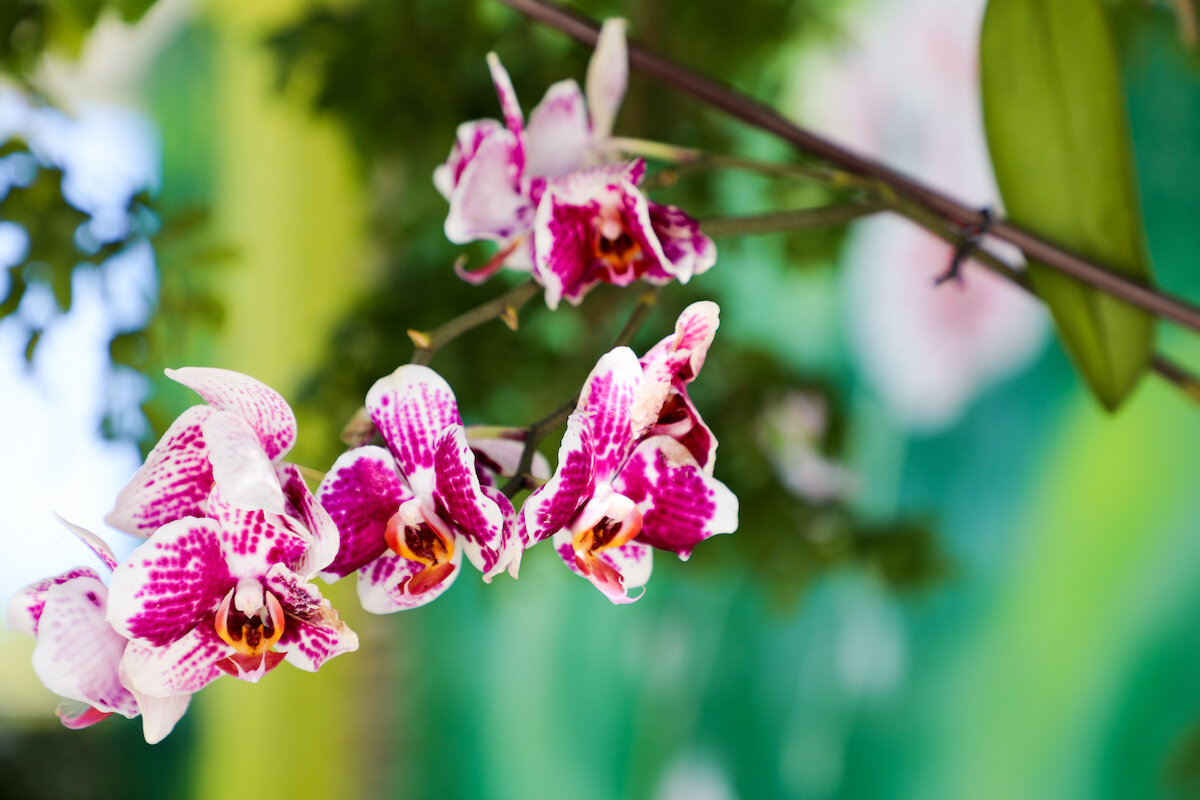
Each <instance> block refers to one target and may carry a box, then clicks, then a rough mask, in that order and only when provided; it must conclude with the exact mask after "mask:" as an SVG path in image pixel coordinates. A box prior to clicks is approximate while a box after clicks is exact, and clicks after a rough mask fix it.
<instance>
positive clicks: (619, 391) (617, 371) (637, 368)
mask: <svg viewBox="0 0 1200 800" xmlns="http://www.w3.org/2000/svg"><path fill="white" fill-rule="evenodd" d="M641 384H642V365H641V364H640V363H638V359H637V356H635V355H634V354H633V351H632V350H630V349H629V348H628V347H616V348H613V349H612V350H610V351H609V352H607V353H605V354H604V355H603V356H601V357H600V360H599V361H597V362H596V366H595V367H594V368H593V369H592V372H591V374H590V375H588V377H587V381H585V382H584V384H583V390H582V391H581V392H580V393H579V404H578V405H577V406H576V411H582V412H584V413H585V414H586V415H587V417H586V420H587V426H588V432H589V433H590V434H591V443H592V449H593V452H594V454H595V459H596V479H597V480H598V481H608V480H610V479H611V478H612V476H613V475H616V473H617V470H618V469H620V466H621V462H622V461H624V460H625V458H626V456H628V454H629V449H630V446H631V445H632V443H633V436H634V433H635V431H634V429H633V420H632V418H631V413H632V411H633V404H634V400H635V399H636V398H637V395H638V391H639V389H640V388H641Z"/></svg>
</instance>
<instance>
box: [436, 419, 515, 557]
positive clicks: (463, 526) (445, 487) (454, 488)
mask: <svg viewBox="0 0 1200 800" xmlns="http://www.w3.org/2000/svg"><path fill="white" fill-rule="evenodd" d="M434 474H435V483H434V490H433V501H434V505H435V508H436V509H437V513H438V516H440V517H441V518H442V519H443V520H444V521H445V522H446V523H447V524H449V526H450V527H451V529H452V530H453V531H454V533H455V535H456V536H457V537H458V539H459V541H460V542H461V543H462V546H463V549H465V550H466V555H467V558H468V559H469V560H470V561H471V563H472V564H474V565H475V568H476V569H478V570H479V571H480V572H484V573H486V572H488V571H489V570H490V569H491V568H492V567H493V566H495V560H496V558H497V554H498V551H499V549H500V544H501V541H500V540H501V536H502V534H503V532H504V514H503V512H502V511H501V510H500V507H499V506H497V505H496V503H495V501H493V500H492V499H491V498H489V497H488V496H487V495H486V494H484V493H483V490H482V489H481V488H480V486H479V478H478V477H477V476H476V475H475V454H474V453H472V452H471V448H470V447H468V446H467V434H466V431H465V430H464V429H463V427H462V426H461V425H453V426H451V427H449V428H447V429H446V430H445V431H443V432H442V434H441V436H440V437H439V439H438V443H437V452H436V453H435V455H434Z"/></svg>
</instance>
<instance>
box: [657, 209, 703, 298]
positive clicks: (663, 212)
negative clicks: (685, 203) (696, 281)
mask: <svg viewBox="0 0 1200 800" xmlns="http://www.w3.org/2000/svg"><path fill="white" fill-rule="evenodd" d="M648 214H649V216H648V219H649V222H650V227H651V228H652V229H653V230H654V236H655V238H656V239H657V240H658V243H659V246H660V247H661V248H662V254H663V256H664V258H665V260H666V263H667V264H669V265H670V266H669V267H665V268H664V271H665V272H667V273H668V274H670V275H674V276H675V278H676V279H678V280H679V282H680V283H687V282H688V281H689V280H691V279H692V277H693V276H696V275H699V274H701V273H703V272H707V271H708V270H709V268H710V267H712V265H713V264H715V263H717V246H716V245H715V244H713V240H712V239H710V238H708V237H707V236H705V235H704V233H703V232H701V230H700V223H699V222H697V221H696V220H694V219H693V218H692V217H690V216H688V215H687V214H686V213H684V212H683V211H682V210H681V209H679V208H678V207H676V206H664V205H660V204H658V203H650V204H649V206H648Z"/></svg>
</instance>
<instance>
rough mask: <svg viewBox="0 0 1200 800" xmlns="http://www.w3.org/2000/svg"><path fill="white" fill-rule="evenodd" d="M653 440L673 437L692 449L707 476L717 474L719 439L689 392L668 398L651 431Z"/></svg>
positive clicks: (674, 394)
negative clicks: (661, 437) (715, 466)
mask: <svg viewBox="0 0 1200 800" xmlns="http://www.w3.org/2000/svg"><path fill="white" fill-rule="evenodd" d="M648 433H649V435H651V436H670V437H671V438H672V439H674V440H675V441H677V442H679V443H680V444H681V445H683V446H684V447H686V448H687V449H688V452H689V453H691V454H692V458H694V459H696V463H698V464H699V465H700V466H701V467H702V468H703V469H704V473H705V474H706V475H712V474H713V465H714V464H716V461H717V437H716V436H714V435H713V432H712V429H711V428H709V427H708V425H707V423H705V422H704V420H703V419H702V418H701V417H700V412H699V411H697V410H696V406H695V404H693V403H692V398H690V397H688V394H687V391H679V392H677V391H671V392H670V393H669V394H668V395H667V401H666V404H665V405H664V406H663V408H662V411H661V413H660V415H659V418H658V421H657V422H656V423H655V424H654V425H653V426H652V427H651V428H650V430H649V431H648Z"/></svg>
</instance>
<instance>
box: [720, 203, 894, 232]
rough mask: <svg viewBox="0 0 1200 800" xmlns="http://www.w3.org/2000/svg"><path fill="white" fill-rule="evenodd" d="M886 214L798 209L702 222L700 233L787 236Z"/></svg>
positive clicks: (862, 207) (859, 207) (873, 206)
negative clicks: (779, 234) (798, 231)
mask: <svg viewBox="0 0 1200 800" xmlns="http://www.w3.org/2000/svg"><path fill="white" fill-rule="evenodd" d="M885 210H887V206H885V205H884V204H882V203H871V202H866V203H845V204H841V205H829V206H816V207H813V208H797V209H794V210H790V211H775V212H771V213H767V214H755V215H752V216H744V217H712V218H710V219H703V220H700V229H701V230H703V231H704V232H705V233H706V234H708V235H709V236H712V237H713V238H720V237H724V236H746V235H751V234H765V233H787V232H789V231H797V230H804V229H806V228H827V227H833V226H837V225H844V224H846V223H847V222H851V221H853V220H856V219H859V218H861V217H866V216H870V215H871V214H878V213H879V212H880V211H885Z"/></svg>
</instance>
